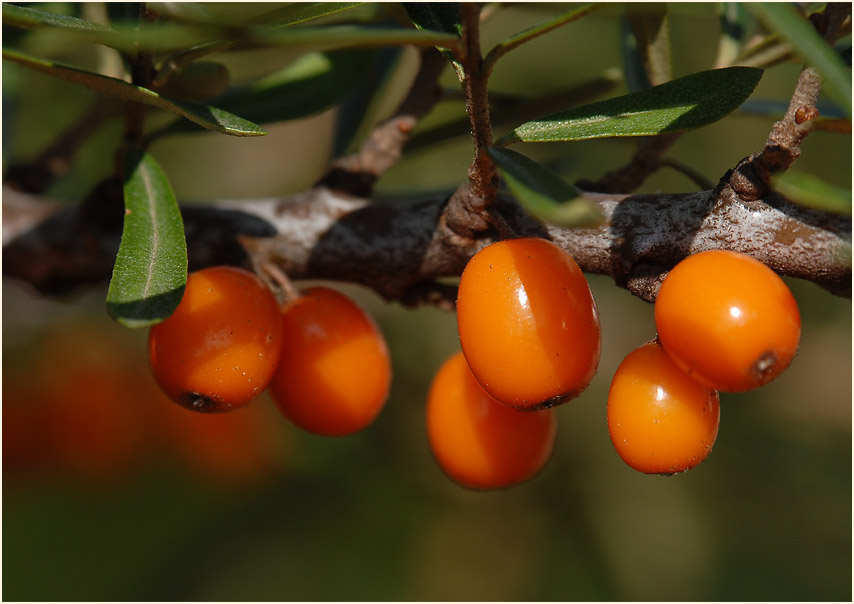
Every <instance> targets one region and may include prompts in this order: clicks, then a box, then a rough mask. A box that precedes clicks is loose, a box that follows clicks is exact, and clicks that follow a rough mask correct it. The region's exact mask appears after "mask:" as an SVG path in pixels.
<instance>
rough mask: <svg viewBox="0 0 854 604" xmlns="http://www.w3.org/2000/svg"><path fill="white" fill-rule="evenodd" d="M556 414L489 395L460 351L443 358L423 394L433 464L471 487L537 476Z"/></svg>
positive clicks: (547, 450) (504, 484)
mask: <svg viewBox="0 0 854 604" xmlns="http://www.w3.org/2000/svg"><path fill="white" fill-rule="evenodd" d="M556 433H557V412H556V410H555V409H545V410H542V411H535V412H531V413H525V412H522V411H516V410H515V409H511V408H510V407H508V406H507V405H503V404H501V403H499V402H498V401H496V400H495V399H494V398H492V397H491V396H490V395H489V394H488V393H487V392H486V391H484V389H483V388H482V387H481V386H480V384H478V382H477V380H475V379H474V376H473V375H472V373H471V370H470V369H469V367H468V365H467V364H466V360H465V357H464V356H463V355H462V353H457V354H455V355H454V356H452V357H451V358H450V359H448V360H447V361H445V363H444V365H442V367H441V368H440V369H439V371H438V372H437V374H436V376H435V378H434V379H433V383H432V385H431V387H430V392H429V394H428V398H427V435H428V438H429V442H430V448H431V450H432V452H433V456H434V457H435V458H436V461H437V462H438V464H439V466H440V467H441V468H442V469H443V470H444V471H445V473H446V474H447V475H448V476H450V477H451V478H452V479H453V480H455V481H456V482H457V483H459V484H461V485H463V486H466V487H470V488H473V489H495V488H502V487H508V486H511V485H514V484H517V483H520V482H523V481H525V480H528V479H529V478H531V477H532V476H534V475H535V474H537V473H538V472H539V471H540V470H541V469H542V468H543V466H544V465H545V464H546V462H547V461H548V460H549V457H550V456H551V453H552V450H553V449H554V443H555V436H556Z"/></svg>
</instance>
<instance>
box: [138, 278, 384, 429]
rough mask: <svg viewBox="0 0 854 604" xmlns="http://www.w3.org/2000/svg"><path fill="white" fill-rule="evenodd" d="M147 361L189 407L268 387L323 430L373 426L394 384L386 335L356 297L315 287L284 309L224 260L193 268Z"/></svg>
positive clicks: (288, 412)
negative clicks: (181, 295) (194, 270)
mask: <svg viewBox="0 0 854 604" xmlns="http://www.w3.org/2000/svg"><path fill="white" fill-rule="evenodd" d="M148 358H149V364H150V366H151V369H152V372H153V374H154V377H155V378H156V380H157V383H158V384H159V385H160V387H161V388H162V389H163V391H164V392H165V393H166V394H167V395H168V396H169V397H170V398H171V399H172V400H173V401H175V402H177V403H179V404H180V405H182V406H184V407H187V408H189V409H193V410H196V411H201V412H208V413H217V412H224V411H230V410H233V409H237V408H240V407H243V406H245V405H247V404H248V403H250V402H251V401H252V400H254V399H255V398H257V397H258V396H259V395H260V394H261V393H262V392H263V391H264V390H266V389H268V388H269V390H270V393H271V395H272V398H273V401H274V402H275V404H276V406H277V407H278V409H279V410H280V411H281V412H282V414H283V415H284V416H285V417H286V418H287V419H288V420H290V421H291V422H292V423H293V424H294V425H296V426H298V427H300V428H302V429H304V430H306V431H309V432H312V433H315V434H320V435H325V436H343V435H346V434H352V433H354V432H358V431H359V430H362V429H363V428H365V427H366V426H368V425H369V424H370V423H371V422H372V421H373V420H374V418H375V417H376V416H377V414H378V413H379V411H380V410H381V409H382V407H383V405H384V404H385V401H386V398H387V396H388V391H389V385H390V381H391V364H390V359H389V354H388V350H387V348H386V344H385V340H384V339H383V337H382V334H381V333H380V332H379V330H378V328H377V327H376V325H375V324H374V323H373V321H372V320H371V319H370V317H368V315H366V314H365V312H364V311H363V310H362V309H361V308H359V307H358V306H357V305H356V304H355V303H354V302H353V301H352V300H350V299H349V298H347V297H346V296H344V295H342V294H340V293H338V292H336V291H333V290H331V289H327V288H324V287H314V288H309V289H307V290H305V291H303V292H300V294H299V295H298V296H297V297H295V298H294V299H292V300H289V301H288V302H287V303H285V304H283V305H281V306H280V305H279V304H278V302H277V301H276V298H275V296H274V295H273V292H272V291H271V290H270V289H269V288H268V287H267V286H266V285H265V284H264V283H263V282H262V281H261V280H260V279H259V278H258V277H256V276H255V275H254V274H252V273H250V272H248V271H245V270H243V269H239V268H234V267H226V266H217V267H211V268H206V269H202V270H200V271H196V272H194V273H191V274H190V276H189V278H188V280H187V287H186V289H185V291H184V296H183V298H182V299H181V303H180V304H179V306H178V308H177V309H176V311H175V312H174V313H173V314H172V316H170V317H169V318H168V319H167V320H165V321H163V322H162V323H159V324H158V325H155V326H154V327H152V328H151V331H150V332H149V341H148Z"/></svg>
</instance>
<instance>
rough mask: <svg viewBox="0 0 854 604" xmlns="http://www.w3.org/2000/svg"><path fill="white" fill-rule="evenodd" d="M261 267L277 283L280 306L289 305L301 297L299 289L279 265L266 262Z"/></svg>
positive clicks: (276, 289)
mask: <svg viewBox="0 0 854 604" xmlns="http://www.w3.org/2000/svg"><path fill="white" fill-rule="evenodd" d="M261 268H263V269H264V271H265V272H266V273H267V274H268V275H270V277H272V278H273V281H274V283H275V285H276V288H275V291H276V292H277V293H278V295H277V296H276V297H277V301H278V302H279V305H280V306H287V305H288V304H291V303H292V302H294V301H295V300H296V299H297V298H299V297H300V293H299V290H298V289H297V288H296V286H295V285H294V284H293V283H292V282H291V280H290V279H288V276H287V275H286V274H285V273H284V272H282V271H281V270H279V267H278V266H276V265H275V264H272V263H270V262H265V263H264V264H263V265H262V266H261Z"/></svg>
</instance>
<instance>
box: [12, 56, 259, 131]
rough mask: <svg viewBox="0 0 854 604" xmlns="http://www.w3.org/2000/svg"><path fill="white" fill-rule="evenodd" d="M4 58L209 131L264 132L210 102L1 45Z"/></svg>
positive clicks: (253, 124)
mask: <svg viewBox="0 0 854 604" xmlns="http://www.w3.org/2000/svg"><path fill="white" fill-rule="evenodd" d="M3 58H4V59H7V60H10V61H14V62H15V63H19V64H21V65H24V66H25V67H29V68H30V69H34V70H35V71H39V72H41V73H45V74H48V75H51V76H54V77H57V78H60V79H63V80H66V81H68V82H74V83H75V84H80V85H81V86H86V87H87V88H91V89H92V90H96V91H98V92H101V93H103V94H107V95H110V96H113V97H117V98H120V99H122V100H124V101H133V102H136V103H144V104H146V105H153V106H155V107H159V108H161V109H166V110H167V111H171V112H173V113H177V114H178V115H181V116H183V117H185V118H187V119H188V120H190V121H192V122H195V123H197V124H198V125H200V126H202V127H203V128H207V129H208V130H215V131H217V132H222V133H223V134H230V135H232V136H260V135H264V134H267V131H266V130H264V129H263V128H261V126H259V125H258V124H255V123H253V122H250V121H248V120H245V119H243V118H241V117H238V116H236V115H234V114H232V113H229V112H228V111H224V110H222V109H218V108H217V107H211V106H209V105H194V104H191V103H183V102H180V101H175V100H172V99H169V98H167V97H164V96H162V95H160V94H157V93H156V92H154V91H153V90H149V89H147V88H143V87H141V86H135V85H133V84H128V83H127V82H125V81H124V80H119V79H117V78H111V77H108V76H104V75H101V74H98V73H92V72H91V71H85V70H83V69H77V68H76V67H70V66H67V65H60V64H59V63H54V62H52V61H46V60H44V59H37V58H35V57H31V56H29V55H26V54H24V53H21V52H18V51H16V50H9V49H5V48H4V49H3Z"/></svg>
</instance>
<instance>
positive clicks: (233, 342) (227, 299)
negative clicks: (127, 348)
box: [148, 266, 282, 413]
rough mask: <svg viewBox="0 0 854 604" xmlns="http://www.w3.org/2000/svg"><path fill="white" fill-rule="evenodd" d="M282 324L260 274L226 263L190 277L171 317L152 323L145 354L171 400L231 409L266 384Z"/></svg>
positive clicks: (215, 409) (210, 408)
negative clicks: (256, 274) (146, 353)
mask: <svg viewBox="0 0 854 604" xmlns="http://www.w3.org/2000/svg"><path fill="white" fill-rule="evenodd" d="M281 329H282V319H281V315H280V314H279V308H278V304H277V303H276V299H275V298H274V296H273V293H272V292H271V291H270V290H269V289H268V288H267V287H266V286H265V285H264V284H263V283H262V282H261V280H260V279H258V277H256V276H255V275H254V274H252V273H250V272H249V271H246V270H243V269H240V268H235V267H230V266H217V267H210V268H205V269H202V270H200V271H197V272H194V273H191V274H190V276H189V278H188V280H187V288H186V289H185V290H184V297H183V298H182V299H181V303H180V304H179V305H178V308H177V309H176V310H175V312H174V313H173V314H172V316H171V317H169V318H168V319H166V320H165V321H163V322H162V323H159V324H157V325H155V326H154V327H152V328H151V330H150V332H149V338H148V359H149V363H150V365H151V370H152V372H153V373H154V377H155V378H156V379H157V383H158V384H159V385H160V387H161V388H162V389H163V391H164V392H165V393H166V394H167V395H168V396H169V398H171V399H172V400H173V401H175V402H176V403H178V404H180V405H183V406H184V407H187V408H188V409H193V410H195V411H202V412H206V413H213V412H222V411H230V410H232V409H235V408H238V407H242V406H244V405H246V404H248V403H249V402H250V401H252V400H253V399H254V398H255V397H257V396H258V395H259V394H261V393H262V392H263V391H264V389H265V388H266V387H267V386H268V384H269V383H270V380H271V379H272V378H273V373H274V372H275V370H276V365H277V363H278V361H279V340H280V336H281Z"/></svg>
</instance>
